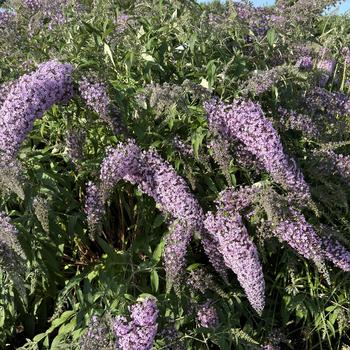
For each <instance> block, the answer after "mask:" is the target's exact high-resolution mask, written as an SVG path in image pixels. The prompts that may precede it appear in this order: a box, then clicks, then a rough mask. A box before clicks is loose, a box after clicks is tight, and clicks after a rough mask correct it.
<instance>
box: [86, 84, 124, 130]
mask: <svg viewBox="0 0 350 350" xmlns="http://www.w3.org/2000/svg"><path fill="white" fill-rule="evenodd" d="M79 90H80V94H81V97H82V98H83V99H84V100H85V102H86V104H87V105H88V107H90V108H91V109H92V110H93V111H94V112H95V113H97V114H98V115H99V117H100V118H101V119H102V120H103V121H105V122H106V123H107V124H108V125H109V126H110V127H111V129H112V130H113V132H114V133H115V134H119V133H120V132H121V131H122V123H121V118H120V112H119V110H118V109H117V107H116V106H114V105H113V104H112V101H111V99H110V98H109V96H108V91H107V87H106V85H105V84H104V83H103V82H101V81H93V80H92V79H88V78H86V77H84V78H83V79H82V80H81V81H80V83H79Z"/></svg>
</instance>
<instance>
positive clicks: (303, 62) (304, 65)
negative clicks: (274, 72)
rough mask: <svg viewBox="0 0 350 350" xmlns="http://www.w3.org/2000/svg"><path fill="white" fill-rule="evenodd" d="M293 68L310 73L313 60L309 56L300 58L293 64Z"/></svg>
mask: <svg viewBox="0 0 350 350" xmlns="http://www.w3.org/2000/svg"><path fill="white" fill-rule="evenodd" d="M295 66H296V67H297V68H300V69H304V70H307V71H310V70H311V69H312V66H313V60H312V57H311V56H302V57H300V58H299V59H298V60H297V62H296V63H295Z"/></svg>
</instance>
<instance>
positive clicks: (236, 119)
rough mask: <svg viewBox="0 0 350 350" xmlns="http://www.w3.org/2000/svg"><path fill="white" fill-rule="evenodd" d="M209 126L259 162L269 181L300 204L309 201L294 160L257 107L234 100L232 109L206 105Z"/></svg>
mask: <svg viewBox="0 0 350 350" xmlns="http://www.w3.org/2000/svg"><path fill="white" fill-rule="evenodd" d="M205 108H206V110H207V118H208V122H209V126H210V127H211V128H213V129H214V130H217V131H218V132H219V133H220V134H221V135H222V136H224V137H225V138H227V139H228V140H230V141H239V142H240V143H241V144H243V145H244V146H245V148H246V149H247V151H249V152H250V153H251V154H252V155H254V156H255V157H256V159H257V160H258V161H259V162H261V163H262V164H263V166H264V168H265V169H266V170H267V171H268V172H269V173H270V174H271V176H272V178H273V179H274V180H275V181H276V182H278V183H280V184H281V185H283V186H284V187H285V188H286V189H288V190H290V191H291V192H292V193H294V194H295V196H297V197H298V198H299V199H301V200H308V199H310V190H309V186H308V185H307V184H306V182H305V180H304V177H303V175H302V174H301V172H300V170H299V169H298V168H297V166H296V164H295V162H294V160H293V159H291V158H289V157H288V156H287V155H286V154H285V153H284V150H283V146H282V143H281V140H280V137H279V135H278V134H277V132H276V130H275V129H274V128H273V126H272V123H271V122H270V121H269V120H268V119H266V118H265V116H264V114H263V111H262V110H261V108H260V106H259V105H258V104H256V103H254V102H251V101H244V100H235V101H234V102H233V103H232V104H231V105H225V104H223V103H222V102H217V101H213V100H212V101H210V102H207V103H206V104H205Z"/></svg>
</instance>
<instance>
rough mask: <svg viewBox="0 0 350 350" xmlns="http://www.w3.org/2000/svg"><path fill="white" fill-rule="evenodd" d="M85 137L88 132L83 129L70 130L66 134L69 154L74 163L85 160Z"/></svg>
mask: <svg viewBox="0 0 350 350" xmlns="http://www.w3.org/2000/svg"><path fill="white" fill-rule="evenodd" d="M85 139H86V133H85V131H83V130H76V131H73V130H70V131H69V132H68V133H67V135H66V147H67V154H68V157H69V159H70V160H71V161H72V162H73V163H74V164H79V162H81V161H82V160H83V147H84V143H85Z"/></svg>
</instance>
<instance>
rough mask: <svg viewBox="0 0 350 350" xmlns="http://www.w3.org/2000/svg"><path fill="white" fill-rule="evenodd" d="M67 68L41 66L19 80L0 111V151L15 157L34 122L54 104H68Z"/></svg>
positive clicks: (50, 63) (69, 82)
mask: <svg viewBox="0 0 350 350" xmlns="http://www.w3.org/2000/svg"><path fill="white" fill-rule="evenodd" d="M72 70H73V67H72V66H71V65H70V64H62V63H59V62H57V61H55V60H53V61H48V62H46V63H43V64H40V65H39V66H38V69H37V70H36V71H35V72H33V73H31V74H26V75H24V76H22V77H21V78H20V79H19V80H18V82H17V83H16V84H14V86H13V87H12V88H11V90H10V91H9V93H8V95H7V97H6V100H5V101H4V103H3V105H2V106H1V108H0V150H1V151H2V152H4V153H6V154H7V155H9V156H14V155H15V154H16V153H17V151H18V149H19V148H20V146H21V143H22V142H23V141H24V139H25V137H26V136H27V134H28V133H29V132H30V130H31V129H32V127H33V124H34V121H35V120H36V119H38V118H41V117H42V116H43V114H44V112H45V111H47V110H48V109H50V108H51V107H52V106H53V105H54V104H56V103H65V102H68V101H69V99H70V98H71V97H72V94H73V88H72V80H71V73H72Z"/></svg>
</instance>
